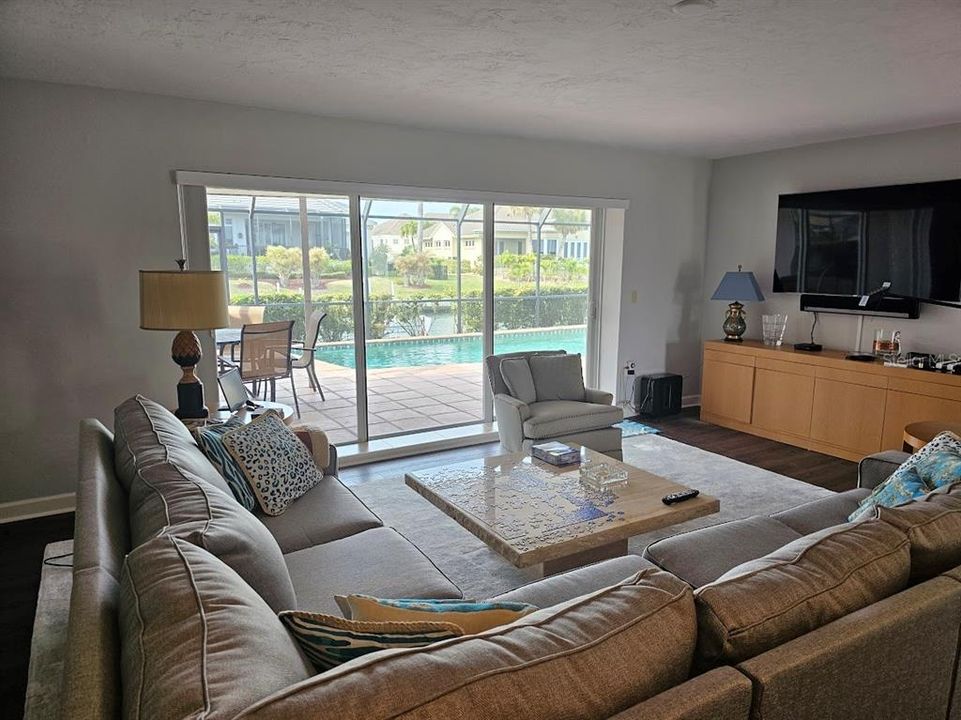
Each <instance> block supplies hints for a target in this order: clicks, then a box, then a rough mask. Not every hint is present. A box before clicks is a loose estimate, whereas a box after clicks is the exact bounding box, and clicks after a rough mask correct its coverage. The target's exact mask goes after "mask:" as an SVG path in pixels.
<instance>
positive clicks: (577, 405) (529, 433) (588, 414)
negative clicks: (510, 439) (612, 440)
mask: <svg viewBox="0 0 961 720" xmlns="http://www.w3.org/2000/svg"><path fill="white" fill-rule="evenodd" d="M528 409H529V410H530V417H528V418H527V419H526V420H525V421H524V437H528V438H531V439H533V440H539V439H541V438H553V437H559V436H561V435H566V434H570V433H577V432H585V431H587V430H600V429H602V428H606V427H610V426H611V425H613V424H614V423H617V422H621V420H623V419H624V411H623V410H621V408H620V407H617V406H615V405H599V404H597V403H585V402H574V401H573V400H548V401H545V402H540V401H538V402H536V403H534V404H533V405H528Z"/></svg>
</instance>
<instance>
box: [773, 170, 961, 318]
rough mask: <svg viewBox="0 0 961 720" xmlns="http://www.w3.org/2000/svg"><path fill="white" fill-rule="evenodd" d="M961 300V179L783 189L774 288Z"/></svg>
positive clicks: (947, 300)
mask: <svg viewBox="0 0 961 720" xmlns="http://www.w3.org/2000/svg"><path fill="white" fill-rule="evenodd" d="M885 282H889V283H891V288H890V290H889V293H890V294H891V295H896V296H900V297H905V298H915V299H919V300H922V301H927V302H936V303H938V304H942V303H952V304H954V303H961V180H946V181H941V182H926V183H914V184H911V185H889V186H885V187H868V188H856V189H851V190H833V191H828V192H813V193H803V194H797V195H781V196H780V202H779V203H778V214H777V246H776V251H775V260H774V292H790V293H810V294H815V295H834V296H863V295H866V294H868V293H870V292H871V291H872V290H875V289H877V288H879V287H881V285H882V284H883V283H885Z"/></svg>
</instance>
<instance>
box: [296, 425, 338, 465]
mask: <svg viewBox="0 0 961 720" xmlns="http://www.w3.org/2000/svg"><path fill="white" fill-rule="evenodd" d="M290 429H291V430H293V431H294V434H295V435H296V436H297V437H298V438H299V439H300V441H301V442H302V443H303V444H304V445H305V446H306V447H307V449H308V450H310V454H311V455H313V457H314V464H315V465H316V466H317V468H318V469H319V470H321V471H322V472H323V473H324V475H334V476H336V475H337V449H336V448H335V447H334V446H333V445H331V444H330V441H329V440H328V439H327V433H325V432H324V431H323V430H321V429H320V428H319V427H317V426H315V425H311V424H310V423H297V424H294V425H291V426H290Z"/></svg>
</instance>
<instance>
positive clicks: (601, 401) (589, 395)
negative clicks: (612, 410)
mask: <svg viewBox="0 0 961 720" xmlns="http://www.w3.org/2000/svg"><path fill="white" fill-rule="evenodd" d="M584 402H589V403H597V404H598V405H613V404H614V394H613V393H609V392H607V391H606V390H592V389H591V388H586V389H585V390H584Z"/></svg>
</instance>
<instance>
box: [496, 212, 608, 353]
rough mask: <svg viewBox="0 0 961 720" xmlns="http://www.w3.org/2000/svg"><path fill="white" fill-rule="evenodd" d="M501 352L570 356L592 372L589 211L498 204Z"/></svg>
mask: <svg viewBox="0 0 961 720" xmlns="http://www.w3.org/2000/svg"><path fill="white" fill-rule="evenodd" d="M494 212H495V215H494V352H495V353H498V354H499V353H506V352H516V351H522V350H558V349H560V350H566V351H567V352H569V353H580V354H581V355H582V357H583V358H584V361H583V365H584V368H585V370H586V368H587V350H588V342H587V337H588V331H587V326H588V319H589V311H590V306H591V302H590V298H591V294H590V276H591V273H590V262H591V219H592V213H591V211H590V210H581V209H571V208H551V207H530V206H518V205H497V206H495V211H494Z"/></svg>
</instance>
